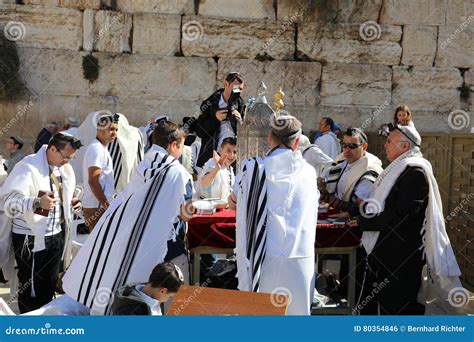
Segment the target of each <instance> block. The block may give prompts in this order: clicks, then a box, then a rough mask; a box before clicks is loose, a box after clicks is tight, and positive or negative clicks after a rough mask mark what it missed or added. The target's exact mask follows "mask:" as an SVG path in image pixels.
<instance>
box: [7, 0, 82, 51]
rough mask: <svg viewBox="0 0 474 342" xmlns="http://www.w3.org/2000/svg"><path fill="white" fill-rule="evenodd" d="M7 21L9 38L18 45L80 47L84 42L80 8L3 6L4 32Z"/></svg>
mask: <svg viewBox="0 0 474 342" xmlns="http://www.w3.org/2000/svg"><path fill="white" fill-rule="evenodd" d="M8 22H10V24H9V26H8V28H9V30H8V32H9V33H8V34H9V36H10V38H9V39H10V40H14V41H16V43H17V45H18V46H23V47H35V48H49V49H66V50H79V49H80V47H81V45H82V13H81V12H80V11H78V10H73V9H68V8H49V7H39V6H23V5H0V29H1V31H2V32H3V30H4V27H5V25H7V23H8ZM12 22H13V23H12ZM7 38H8V37H7Z"/></svg>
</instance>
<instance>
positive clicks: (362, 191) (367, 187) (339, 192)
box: [336, 159, 374, 201]
mask: <svg viewBox="0 0 474 342" xmlns="http://www.w3.org/2000/svg"><path fill="white" fill-rule="evenodd" d="M359 161H361V159H359V160H357V161H355V162H354V163H352V164H348V163H347V161H345V162H344V163H343V165H342V167H343V169H344V171H343V173H342V175H341V177H340V178H339V182H338V183H337V189H336V196H337V198H339V199H341V198H343V196H344V189H345V187H346V184H345V182H346V179H347V174H348V173H349V171H350V170H351V168H353V167H354V166H355V165H356V164H357V162H359ZM373 189H374V184H373V183H372V182H370V181H369V180H367V179H364V180H362V181H360V182H359V184H357V186H356V188H355V192H354V194H355V195H356V196H357V197H359V198H360V199H361V200H363V201H367V200H368V199H369V198H370V194H371V193H372V190H373Z"/></svg>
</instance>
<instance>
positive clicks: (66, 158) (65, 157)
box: [56, 148, 76, 161]
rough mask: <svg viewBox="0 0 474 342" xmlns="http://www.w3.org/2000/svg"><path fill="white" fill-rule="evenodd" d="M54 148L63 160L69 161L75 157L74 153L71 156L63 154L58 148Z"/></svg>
mask: <svg viewBox="0 0 474 342" xmlns="http://www.w3.org/2000/svg"><path fill="white" fill-rule="evenodd" d="M56 150H57V151H58V152H59V154H60V155H61V157H62V158H63V160H67V161H71V160H74V158H75V157H76V156H75V155H73V156H72V157H71V156H65V155H64V154H62V152H61V151H60V150H59V149H58V148H56Z"/></svg>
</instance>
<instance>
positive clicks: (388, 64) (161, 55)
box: [0, 0, 474, 140]
mask: <svg viewBox="0 0 474 342" xmlns="http://www.w3.org/2000/svg"><path fill="white" fill-rule="evenodd" d="M17 2H21V3H22V4H15V3H17ZM0 29H1V31H0V32H2V33H3V35H4V36H5V37H6V38H8V39H9V42H13V43H12V44H9V45H8V44H7V45H8V46H9V47H8V49H15V50H16V52H17V54H18V59H19V70H18V72H17V73H15V75H16V77H17V81H21V83H22V84H23V86H24V89H23V93H24V95H22V96H19V97H16V98H12V97H6V98H5V97H3V98H2V99H0V125H1V127H2V128H3V129H2V130H0V131H1V132H2V136H4V135H8V134H20V135H21V136H23V137H24V138H25V139H26V140H32V139H34V135H35V134H36V132H37V131H38V130H39V128H40V127H42V126H43V125H45V124H46V122H47V121H49V120H52V119H57V120H62V119H63V118H65V117H67V116H78V117H81V118H83V117H85V115H87V113H88V112H90V111H93V110H97V109H103V108H108V109H111V110H115V111H119V112H122V113H124V114H126V115H127V117H128V118H129V119H130V121H131V122H132V123H134V124H136V125H141V124H143V123H144V122H146V121H147V120H148V119H149V118H151V117H154V116H155V115H157V114H164V113H169V114H170V115H171V117H172V118H173V119H174V120H176V121H179V120H180V119H181V118H182V117H183V116H189V115H196V113H198V108H199V104H200V102H201V101H202V100H204V99H205V98H206V97H207V96H208V95H209V94H210V93H211V92H212V91H213V90H214V89H216V88H217V87H219V86H220V85H221V84H222V81H223V78H224V76H225V74H226V73H227V72H228V71H234V70H238V71H240V72H241V73H242V74H243V75H244V77H245V79H246V87H245V90H244V92H243V95H244V97H245V98H246V97H247V96H248V95H256V90H257V86H258V84H259V82H260V81H261V80H263V81H264V82H265V83H266V84H267V86H268V95H267V97H268V99H269V102H270V103H271V102H273V93H274V92H275V91H276V90H278V88H279V87H280V86H281V87H282V89H283V90H284V92H285V93H286V98H285V103H286V109H287V110H288V111H290V112H291V113H293V114H294V115H296V116H298V117H300V118H301V119H302V121H303V124H304V128H305V130H306V131H309V130H310V129H313V128H314V127H315V126H316V124H317V122H318V120H319V118H320V117H321V116H331V117H333V118H334V119H335V120H336V122H339V123H342V124H343V125H346V126H347V125H359V126H360V125H363V126H364V128H365V129H367V130H369V131H375V130H376V129H377V127H378V126H379V125H380V124H381V123H383V122H387V121H389V120H391V117H392V112H393V109H394V108H395V107H396V106H397V105H399V104H401V103H406V104H408V105H409V106H410V107H411V108H412V110H413V113H414V118H415V123H416V126H417V127H418V129H419V130H421V131H425V132H428V131H434V132H466V131H470V129H471V126H474V121H473V115H472V114H473V111H474V95H473V94H472V92H473V91H474V77H473V67H474V34H473V32H474V2H473V1H472V0H471V1H464V0H416V1H413V0H385V1H383V0H327V1H314V0H313V1H311V0H309V1H302V0H298V1H294V0H293V1H292V0H252V1H250V0H245V1H244V0H239V1H237V0H200V1H194V0H178V1H172V0H162V1H152V0H137V1H127V0H116V1H102V0H24V1H14V0H0ZM0 44H1V43H0ZM0 48H2V45H0ZM90 54H92V55H93V56H94V57H95V58H97V60H98V66H99V75H98V78H97V79H96V80H95V81H92V82H90V81H88V80H86V79H85V78H84V76H83V58H84V57H85V56H87V55H90ZM0 62H1V59H0ZM3 64H4V65H2V68H6V69H8V68H10V67H11V66H10V65H5V63H3ZM8 83H9V80H6V79H5V77H3V79H0V87H3V88H5V87H8ZM0 89H1V88H0ZM455 110H456V115H460V116H462V117H461V119H465V122H469V123H466V124H462V125H461V126H460V125H459V124H458V125H457V126H456V125H455V124H454V123H453V122H450V120H449V119H448V117H449V114H450V113H451V112H452V111H455ZM450 118H451V119H452V118H453V115H451V117H450ZM451 121H452V120H451Z"/></svg>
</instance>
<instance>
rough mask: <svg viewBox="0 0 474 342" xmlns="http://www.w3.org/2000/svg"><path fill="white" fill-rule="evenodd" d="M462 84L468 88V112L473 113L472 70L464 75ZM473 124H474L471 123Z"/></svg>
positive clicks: (473, 89) (473, 74)
mask: <svg viewBox="0 0 474 342" xmlns="http://www.w3.org/2000/svg"><path fill="white" fill-rule="evenodd" d="M464 83H465V84H466V86H467V87H469V90H470V94H469V106H470V108H469V110H470V111H471V112H474V70H472V69H471V70H468V71H466V72H465V73H464ZM473 123H474V122H473Z"/></svg>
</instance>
